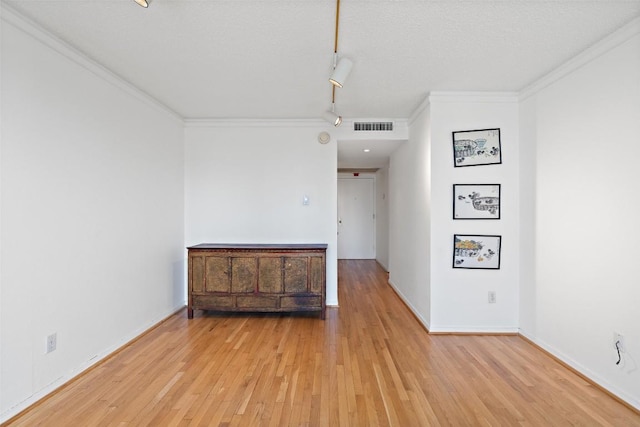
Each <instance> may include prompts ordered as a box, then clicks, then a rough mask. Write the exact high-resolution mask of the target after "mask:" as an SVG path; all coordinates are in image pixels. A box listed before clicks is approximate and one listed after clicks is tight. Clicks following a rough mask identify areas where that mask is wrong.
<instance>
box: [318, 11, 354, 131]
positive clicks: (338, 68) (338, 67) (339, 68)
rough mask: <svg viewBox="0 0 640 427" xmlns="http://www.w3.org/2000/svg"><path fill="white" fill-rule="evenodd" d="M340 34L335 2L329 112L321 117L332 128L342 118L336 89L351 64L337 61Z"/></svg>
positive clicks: (341, 82)
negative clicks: (338, 113) (338, 107)
mask: <svg viewBox="0 0 640 427" xmlns="http://www.w3.org/2000/svg"><path fill="white" fill-rule="evenodd" d="M339 34H340V0H336V31H335V37H334V41H333V72H332V73H331V76H330V77H329V82H331V111H330V112H329V111H327V112H326V113H325V114H324V115H323V117H324V118H325V120H327V121H329V123H331V124H333V125H334V126H340V124H341V123H342V117H341V116H339V115H337V114H336V112H335V110H336V108H335V106H336V87H343V86H344V82H345V81H346V80H347V77H349V73H350V72H351V67H353V62H352V61H351V60H350V59H349V58H340V59H339V60H338V38H339Z"/></svg>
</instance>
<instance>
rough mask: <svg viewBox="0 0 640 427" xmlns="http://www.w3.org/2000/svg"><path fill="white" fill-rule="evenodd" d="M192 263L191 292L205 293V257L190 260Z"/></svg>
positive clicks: (195, 257)
mask: <svg viewBox="0 0 640 427" xmlns="http://www.w3.org/2000/svg"><path fill="white" fill-rule="evenodd" d="M189 261H190V262H191V277H189V286H191V292H195V293H198V294H199V293H202V292H204V257H201V256H194V257H191V258H190V259H189Z"/></svg>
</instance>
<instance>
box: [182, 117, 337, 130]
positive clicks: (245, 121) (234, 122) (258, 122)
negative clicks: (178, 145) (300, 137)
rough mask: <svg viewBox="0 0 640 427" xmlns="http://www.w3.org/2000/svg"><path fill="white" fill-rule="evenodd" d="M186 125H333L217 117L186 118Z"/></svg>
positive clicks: (296, 120) (319, 121)
mask: <svg viewBox="0 0 640 427" xmlns="http://www.w3.org/2000/svg"><path fill="white" fill-rule="evenodd" d="M184 125H185V127H187V128H208V127H243V128H247V127H308V128H318V127H325V126H327V127H331V128H333V126H330V125H329V124H328V123H327V122H326V121H324V120H322V119H252V118H242V119H231V118H229V119H216V118H200V119H184Z"/></svg>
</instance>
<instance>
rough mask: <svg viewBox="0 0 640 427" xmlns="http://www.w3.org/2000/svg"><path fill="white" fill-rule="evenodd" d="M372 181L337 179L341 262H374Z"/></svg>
mask: <svg viewBox="0 0 640 427" xmlns="http://www.w3.org/2000/svg"><path fill="white" fill-rule="evenodd" d="M374 233H375V217H374V189H373V178H359V179H353V178H338V258H339V259H374V258H375V257H376V251H375V234H374Z"/></svg>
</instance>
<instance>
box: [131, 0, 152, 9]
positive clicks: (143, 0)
mask: <svg viewBox="0 0 640 427" xmlns="http://www.w3.org/2000/svg"><path fill="white" fill-rule="evenodd" d="M133 1H135V2H136V3H138V4H139V5H140V6H142V7H144V8H145V9H146V8H147V7H149V5H150V4H151V2H152V1H153V0H133Z"/></svg>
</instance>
